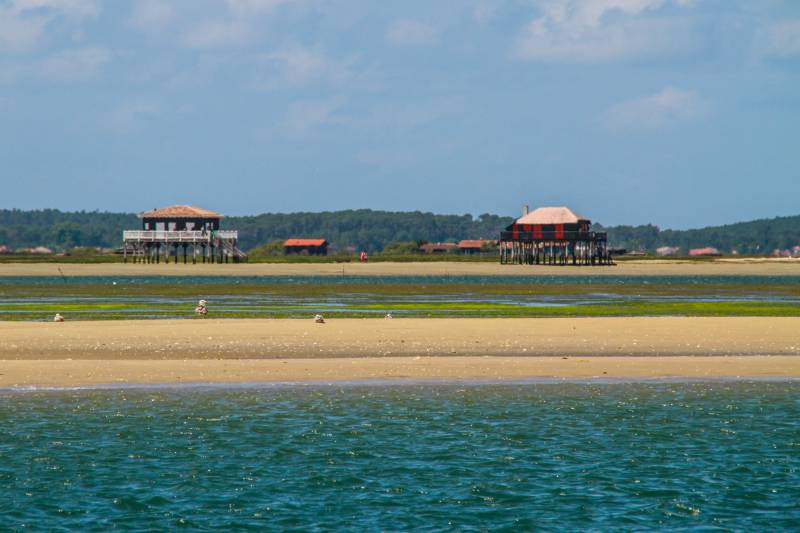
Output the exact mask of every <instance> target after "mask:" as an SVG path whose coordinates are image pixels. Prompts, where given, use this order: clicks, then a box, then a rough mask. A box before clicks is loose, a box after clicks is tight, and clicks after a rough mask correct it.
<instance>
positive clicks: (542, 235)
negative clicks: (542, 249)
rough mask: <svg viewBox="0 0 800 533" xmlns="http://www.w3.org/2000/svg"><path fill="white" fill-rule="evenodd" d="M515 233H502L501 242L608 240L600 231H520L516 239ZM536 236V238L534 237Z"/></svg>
mask: <svg viewBox="0 0 800 533" xmlns="http://www.w3.org/2000/svg"><path fill="white" fill-rule="evenodd" d="M514 233H515V232H513V231H501V232H500V240H501V241H525V242H531V241H584V242H590V241H605V240H607V239H608V235H607V234H606V233H605V232H599V231H563V232H555V231H541V232H536V233H535V234H534V232H532V231H519V232H516V235H517V236H516V237H514ZM534 235H535V236H534Z"/></svg>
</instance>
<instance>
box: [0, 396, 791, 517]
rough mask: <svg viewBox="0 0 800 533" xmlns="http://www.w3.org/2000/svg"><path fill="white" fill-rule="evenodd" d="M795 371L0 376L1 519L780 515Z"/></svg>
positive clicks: (787, 479) (787, 486) (785, 501)
mask: <svg viewBox="0 0 800 533" xmlns="http://www.w3.org/2000/svg"><path fill="white" fill-rule="evenodd" d="M799 421H800V383H797V382H773V383H763V382H758V383H728V382H716V383H657V384H635V383H627V384H603V385H596V384H594V385H590V384H519V385H497V384H495V385H469V384H467V385H465V384H440V385H432V384H412V385H395V386H377V385H373V386H364V385H347V386H342V385H335V386H325V385H315V386H300V385H294V386H265V387H252V388H247V387H245V388H241V387H239V388H230V389H214V388H210V389H205V388H202V387H201V388H194V389H192V388H190V389H169V388H166V389H164V388H156V389H151V390H148V389H144V390H142V389H139V390H125V389H121V390H84V391H62V392H25V393H18V392H8V391H6V392H4V393H0V422H2V424H3V428H4V430H3V431H2V432H0V491H2V494H0V496H2V498H0V529H22V528H23V527H25V526H27V527H30V528H31V529H35V530H50V529H57V528H63V529H65V530H66V529H79V530H93V531H107V530H110V529H118V530H148V529H151V530H175V529H180V528H183V527H185V528H189V529H198V530H212V529H224V530H253V531H256V530H261V529H264V528H272V529H294V530H298V531H314V530H317V531H322V530H331V529H346V530H356V531H361V530H436V531H439V530H454V531H455V530H458V531H465V530H466V531H481V530H492V531H494V530H506V531H518V530H532V529H536V530H555V529H561V530H564V529H566V530H577V529H581V530H586V529H604V530H607V529H625V530H637V529H639V530H641V529H648V530H652V529H659V530H684V529H686V528H701V527H705V528H719V529H725V530H730V529H734V530H736V529H739V530H745V529H747V530H751V531H753V530H771V531H776V530H792V529H794V528H796V526H797V524H798V523H800V505H798V502H800V422H799Z"/></svg>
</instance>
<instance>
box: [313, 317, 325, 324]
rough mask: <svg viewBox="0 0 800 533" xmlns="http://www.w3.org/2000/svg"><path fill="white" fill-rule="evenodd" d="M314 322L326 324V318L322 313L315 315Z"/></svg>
mask: <svg viewBox="0 0 800 533" xmlns="http://www.w3.org/2000/svg"><path fill="white" fill-rule="evenodd" d="M314 322H316V323H317V324H324V323H325V319H324V318H322V315H314Z"/></svg>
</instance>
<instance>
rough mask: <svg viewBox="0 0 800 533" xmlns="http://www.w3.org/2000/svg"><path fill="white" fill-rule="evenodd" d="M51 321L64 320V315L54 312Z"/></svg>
mask: <svg viewBox="0 0 800 533" xmlns="http://www.w3.org/2000/svg"><path fill="white" fill-rule="evenodd" d="M53 322H64V317H63V316H61V313H56V316H54V317H53Z"/></svg>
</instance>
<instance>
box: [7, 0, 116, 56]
mask: <svg viewBox="0 0 800 533" xmlns="http://www.w3.org/2000/svg"><path fill="white" fill-rule="evenodd" d="M99 12H100V6H99V3H98V2H97V1H96V0H10V1H8V2H4V3H0V52H15V53H18V52H26V51H28V50H30V49H32V48H34V47H35V46H36V45H37V44H39V42H40V41H41V39H42V38H43V37H44V36H45V35H46V32H47V29H48V26H49V25H50V24H51V23H52V22H53V21H55V20H57V19H67V20H70V21H78V22H79V21H82V20H84V19H87V18H92V17H96V16H97V15H98V14H99Z"/></svg>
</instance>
